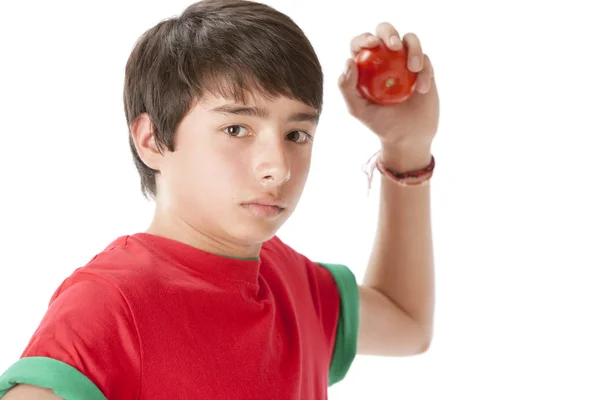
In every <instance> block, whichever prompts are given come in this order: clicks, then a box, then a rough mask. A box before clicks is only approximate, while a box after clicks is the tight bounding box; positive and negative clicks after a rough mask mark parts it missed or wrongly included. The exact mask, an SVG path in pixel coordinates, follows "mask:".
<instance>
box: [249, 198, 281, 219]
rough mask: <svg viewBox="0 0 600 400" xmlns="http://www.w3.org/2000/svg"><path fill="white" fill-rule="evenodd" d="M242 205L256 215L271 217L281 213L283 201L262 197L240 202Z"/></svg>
mask: <svg viewBox="0 0 600 400" xmlns="http://www.w3.org/2000/svg"><path fill="white" fill-rule="evenodd" d="M242 207H244V208H245V209H246V210H248V211H249V212H250V213H251V214H253V215H254V216H256V217H262V218H273V217H277V216H279V215H280V214H282V213H283V211H284V210H285V203H284V202H283V201H281V200H277V199H274V198H271V197H264V198H260V199H255V200H251V201H249V202H246V203H242Z"/></svg>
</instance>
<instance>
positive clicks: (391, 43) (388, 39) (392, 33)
mask: <svg viewBox="0 0 600 400" xmlns="http://www.w3.org/2000/svg"><path fill="white" fill-rule="evenodd" d="M375 32H376V33H377V36H378V37H380V38H381V39H382V40H383V41H384V42H385V44H386V46H387V47H388V48H390V49H391V50H400V49H401V48H402V40H401V39H400V34H399V33H398V31H397V30H396V28H394V26H393V25H392V24H390V23H389V22H382V23H381V24H379V25H377V28H376V29H375Z"/></svg>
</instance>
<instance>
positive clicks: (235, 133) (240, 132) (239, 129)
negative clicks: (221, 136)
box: [223, 125, 248, 137]
mask: <svg viewBox="0 0 600 400" xmlns="http://www.w3.org/2000/svg"><path fill="white" fill-rule="evenodd" d="M223 132H225V133H226V134H227V135H229V136H231V137H244V136H248V129H246V128H244V127H243V126H241V125H231V126H228V127H227V128H225V129H223Z"/></svg>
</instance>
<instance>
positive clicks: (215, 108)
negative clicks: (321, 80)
mask: <svg viewBox="0 0 600 400" xmlns="http://www.w3.org/2000/svg"><path fill="white" fill-rule="evenodd" d="M244 100H245V101H240V99H235V98H233V97H225V96H222V95H219V94H214V93H206V94H205V95H204V96H202V98H201V99H199V100H198V102H197V104H196V107H198V108H200V109H201V110H202V112H207V113H211V114H216V115H246V116H252V117H258V118H261V119H273V118H274V119H282V118H285V119H287V120H288V121H289V122H311V123H314V124H317V123H318V121H319V116H320V115H319V112H318V111H317V110H316V109H315V108H314V107H312V106H310V105H308V104H306V103H303V102H301V101H299V100H296V99H291V98H289V97H286V96H283V95H280V96H276V97H272V98H271V97H266V96H264V95H262V94H260V93H256V92H254V93H250V92H247V93H246V94H245V99H244Z"/></svg>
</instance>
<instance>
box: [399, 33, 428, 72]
mask: <svg viewBox="0 0 600 400" xmlns="http://www.w3.org/2000/svg"><path fill="white" fill-rule="evenodd" d="M403 41H404V44H405V46H406V48H407V50H408V69H409V70H411V71H412V72H421V70H422V69H423V67H424V57H423V48H422V47H421V41H420V40H419V38H418V37H417V35H415V34H414V33H407V34H406V35H404V38H403Z"/></svg>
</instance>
